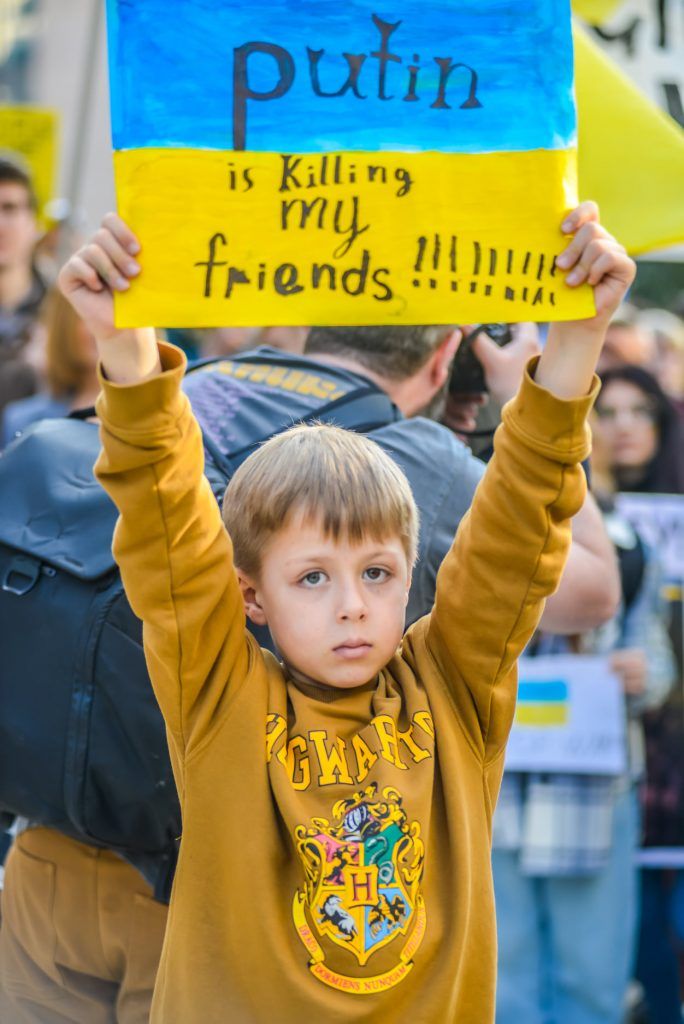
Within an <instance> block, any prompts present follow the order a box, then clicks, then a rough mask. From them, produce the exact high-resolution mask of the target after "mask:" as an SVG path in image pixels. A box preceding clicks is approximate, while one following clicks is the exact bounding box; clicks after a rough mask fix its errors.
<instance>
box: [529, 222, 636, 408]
mask: <svg viewBox="0 0 684 1024" xmlns="http://www.w3.org/2000/svg"><path fill="white" fill-rule="evenodd" d="M561 231H563V232H564V233H565V234H573V233H574V235H575V237H574V238H573V240H572V241H571V242H570V244H569V245H568V247H567V248H566V249H565V251H564V252H562V253H561V254H560V256H557V257H556V264H557V266H558V267H560V269H561V270H565V271H567V276H566V282H567V284H568V285H569V286H570V287H571V288H575V287H577V286H578V285H580V284H583V283H584V282H587V283H588V284H590V285H592V286H593V288H594V301H595V304H596V315H595V316H593V317H588V318H587V319H585V320H565V321H558V322H556V323H553V324H551V326H550V328H549V334H548V338H547V342H546V345H545V347H544V351H543V352H542V354H541V358H540V360H539V365H538V367H537V373H536V379H537V383H539V384H541V386H542V387H543V388H546V389H547V390H548V391H551V392H552V393H553V394H555V395H557V396H558V397H559V398H579V397H581V396H582V395H586V394H587V392H588V391H589V388H590V387H591V382H592V378H593V375H594V370H595V369H596V363H597V361H598V357H599V353H600V352H601V347H602V345H603V341H604V338H605V336H606V328H607V327H608V324H609V323H610V321H611V318H612V316H613V314H614V313H615V310H616V309H617V308H618V306H619V305H620V303H621V302H622V300H623V298H624V296H625V293H626V292H627V289H628V288H629V286H630V285H631V283H632V281H633V280H634V275H635V274H636V265H635V263H634V261H633V260H631V259H630V258H629V256H628V255H627V253H626V252H625V250H624V248H623V247H622V246H621V245H620V244H619V243H618V242H616V241H615V239H614V238H613V236H612V235H609V234H608V232H607V231H606V230H605V228H602V227H601V225H600V224H599V222H598V207H597V206H596V203H591V202H586V203H581V204H580V205H579V206H578V207H577V208H576V209H575V210H573V211H572V213H570V214H568V216H567V217H566V218H565V220H564V221H563V224H562V225H561Z"/></svg>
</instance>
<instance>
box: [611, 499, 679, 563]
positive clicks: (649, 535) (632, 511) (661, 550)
mask: <svg viewBox="0 0 684 1024" xmlns="http://www.w3.org/2000/svg"><path fill="white" fill-rule="evenodd" d="M616 505H617V509H618V512H620V513H621V514H622V515H623V516H624V517H625V519H628V520H629V522H630V523H631V524H632V526H633V527H634V529H635V530H636V531H637V533H638V534H639V536H640V537H641V538H642V540H644V541H645V542H646V544H648V545H649V547H650V548H651V549H652V550H653V552H654V553H655V555H656V557H657V558H658V560H659V562H660V565H661V568H662V571H663V574H664V578H665V580H666V581H667V582H668V583H682V582H683V581H684V495H680V494H618V495H617V496H616Z"/></svg>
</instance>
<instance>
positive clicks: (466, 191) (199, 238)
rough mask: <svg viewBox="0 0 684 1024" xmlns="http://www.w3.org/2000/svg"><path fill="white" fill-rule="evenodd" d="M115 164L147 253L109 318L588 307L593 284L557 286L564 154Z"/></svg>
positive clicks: (158, 321)
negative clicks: (556, 261) (139, 271)
mask: <svg viewBox="0 0 684 1024" xmlns="http://www.w3.org/2000/svg"><path fill="white" fill-rule="evenodd" d="M114 160H115V172H116V183H117V192H118V198H119V211H120V213H121V215H122V216H123V218H124V219H125V220H126V221H127V222H128V223H129V224H130V226H131V227H132V228H133V230H134V231H135V232H136V233H137V234H138V236H139V238H140V240H141V244H142V253H141V263H142V265H143V273H142V275H141V278H140V279H139V280H138V281H136V282H135V283H134V284H133V285H132V287H131V289H130V291H129V292H127V293H126V294H124V295H117V301H116V321H117V325H118V326H120V327H129V326H145V325H153V326H157V327H164V326H176V327H182V326H187V327H202V326H220V325H253V324H262V325H272V324H372V323H388V324H391V323H404V324H410V323H417V324H423V323H428V324H429V323H458V322H461V321H462V322H472V321H499V320H507V321H516V320H560V319H574V318H576V317H588V316H591V315H592V314H593V308H594V307H593V294H592V291H591V289H590V288H588V287H582V288H581V289H574V290H573V289H570V288H568V287H567V285H565V284H564V281H563V277H562V275H561V274H560V273H557V272H555V268H554V263H553V260H554V256H555V255H557V254H558V252H560V251H561V249H562V248H563V247H564V244H565V242H564V239H563V236H562V234H561V232H560V222H561V220H562V217H563V215H564V213H565V212H566V211H567V210H568V209H570V208H571V207H573V206H574V205H575V199H576V184H575V154H574V152H572V151H569V152H568V151H546V150H536V151H532V152H526V153H497V154H468V155H464V154H448V153H384V152H380V153H354V152H349V153H347V152H345V153H340V154H305V155H299V156H297V155H290V154H278V153H258V152H241V153H236V152H233V151H226V152H220V151H214V150H169V149H143V150H128V151H121V152H117V153H115V156H114ZM297 161H298V162H297ZM212 239H213V242H212ZM421 239H423V241H422V242H421V241H420V240H421ZM212 251H213V258H210V257H211V254H212Z"/></svg>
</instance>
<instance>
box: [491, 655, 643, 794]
mask: <svg viewBox="0 0 684 1024" xmlns="http://www.w3.org/2000/svg"><path fill="white" fill-rule="evenodd" d="M626 766H627V738H626V718H625V703H624V696H623V692H622V686H621V684H620V680H619V679H618V677H617V676H615V675H614V674H613V673H612V672H611V671H610V669H609V663H608V658H606V657H593V656H587V655H574V654H569V655H566V654H563V655H547V656H544V657H541V658H521V659H520V663H519V684H518V703H517V706H516V714H515V722H514V725H513V730H512V732H511V736H510V739H509V741H508V749H507V752H506V770H507V771H517V772H569V773H579V774H592V775H620V774H621V773H622V772H624V771H625V769H626Z"/></svg>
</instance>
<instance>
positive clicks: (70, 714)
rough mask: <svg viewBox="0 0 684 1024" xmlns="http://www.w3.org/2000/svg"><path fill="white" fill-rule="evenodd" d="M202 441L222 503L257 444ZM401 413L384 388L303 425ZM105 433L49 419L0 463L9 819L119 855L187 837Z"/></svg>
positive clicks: (2, 716)
mask: <svg viewBox="0 0 684 1024" xmlns="http://www.w3.org/2000/svg"><path fill="white" fill-rule="evenodd" d="M277 412H278V409H277V405H275V404H274V422H273V423H272V428H271V429H270V431H269V432H267V433H266V434H265V435H264V437H260V438H258V439H253V438H249V439H247V438H243V441H244V443H243V444H238V445H237V446H236V449H235V450H234V452H233V453H232V454H231V453H225V452H221V451H219V450H218V449H217V448H216V445H215V443H213V442H212V441H211V439H210V438H209V437H208V434H207V432H206V431H205V434H204V439H205V446H206V447H207V456H208V465H209V463H211V471H212V475H213V478H214V479H213V481H212V483H213V486H214V491H215V493H217V494H218V493H219V492H221V493H222V490H223V487H224V486H225V484H226V483H227V480H228V478H229V477H230V475H231V473H232V472H234V470H235V469H236V468H237V466H238V465H239V464H240V463H241V462H242V461H244V459H245V458H246V457H247V456H248V455H249V454H250V452H251V451H252V450H253V449H254V448H255V447H256V445H257V444H258V443H259V442H260V441H262V440H264V439H265V437H267V436H270V434H274V433H277V432H279V431H280V430H283V429H285V428H286V427H288V426H290V425H291V423H292V419H291V417H286V420H285V422H283V416H282V413H281V414H280V418H279V419H278V417H277V415H276V414H277ZM398 416H399V414H398V412H397V410H396V408H395V407H394V406H393V405H392V403H391V402H390V400H389V398H388V397H387V396H386V395H385V394H384V393H383V392H381V391H380V390H379V389H376V388H375V387H374V386H373V385H369V386H368V387H364V388H358V387H357V388H356V390H353V391H350V392H349V393H347V394H345V395H344V396H343V397H341V398H340V399H339V400H338V401H335V402H327V403H321V406H320V408H318V409H316V410H315V411H314V412H312V413H311V414H307V415H306V416H303V417H301V419H302V420H310V419H314V418H315V419H322V420H329V421H332V422H336V423H339V424H341V425H345V426H348V427H353V425H354V424H355V423H357V424H358V425H359V428H360V429H364V430H371V429H375V428H377V427H380V426H383V425H384V424H386V423H389V422H392V421H393V420H395V419H397V418H398ZM99 447H100V443H99V436H98V429H97V426H96V425H94V424H92V423H87V422H83V421H80V420H77V419H64V420H44V421H42V422H40V423H38V424H36V425H34V426H33V427H31V428H29V429H28V430H27V431H26V433H25V434H23V435H21V436H20V437H19V438H17V439H16V440H15V441H13V442H12V444H10V445H9V447H8V448H7V449H6V450H5V452H4V453H2V454H1V455H0V709H1V711H0V811H4V812H9V814H11V815H21V816H22V817H25V818H28V819H30V820H31V821H32V822H35V823H37V824H42V825H45V826H48V827H52V828H56V829H58V830H59V831H62V832H64V833H66V834H68V835H71V836H73V837H74V838H77V839H80V840H83V841H86V842H90V843H93V844H95V845H100V846H106V847H109V848H112V849H114V850H118V851H119V852H122V853H127V854H130V855H131V856H132V855H134V854H153V855H154V854H158V853H163V852H164V851H168V850H169V849H170V848H172V847H173V845H174V841H175V839H176V837H178V836H179V835H180V831H181V822H180V810H179V806H178V801H177V797H176V789H175V785H174V781H173V777H172V774H171V767H170V762H169V756H168V750H167V745H166V735H165V727H164V722H163V719H162V717H161V713H160V711H159V708H158V706H157V703H156V700H155V697H154V694H153V691H152V687H151V685H150V681H149V677H148V674H147V670H146V666H145V661H144V656H143V649H142V627H141V623H140V622H139V620H138V619H137V618H136V617H135V616H134V614H133V612H132V611H131V609H130V606H129V604H128V601H127V599H126V595H125V594H124V591H123V587H122V584H121V579H120V576H119V572H118V569H117V567H116V565H115V563H114V560H113V558H112V553H111V541H112V533H113V530H114V524H115V522H116V518H117V511H116V508H115V507H114V505H113V503H112V502H111V501H110V499H109V498H108V496H107V495H106V494H105V492H104V491H103V490H102V489H101V487H100V486H99V484H98V483H97V481H96V480H95V478H94V476H93V472H92V467H93V464H94V462H95V459H96V457H97V454H98V451H99Z"/></svg>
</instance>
